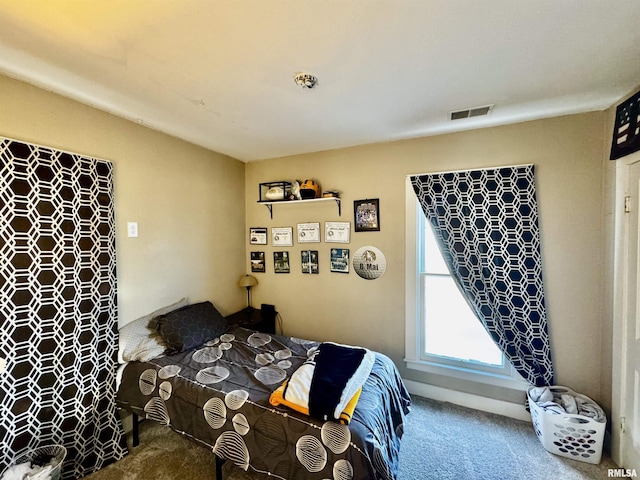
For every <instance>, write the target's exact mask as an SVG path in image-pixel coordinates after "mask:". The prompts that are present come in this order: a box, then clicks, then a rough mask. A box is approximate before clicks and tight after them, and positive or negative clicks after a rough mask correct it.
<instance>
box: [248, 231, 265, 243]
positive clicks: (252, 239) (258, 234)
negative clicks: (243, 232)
mask: <svg viewBox="0 0 640 480" xmlns="http://www.w3.org/2000/svg"><path fill="white" fill-rule="evenodd" d="M249 243H250V244H251V245H266V244H267V229H266V228H264V227H251V228H250V229H249Z"/></svg>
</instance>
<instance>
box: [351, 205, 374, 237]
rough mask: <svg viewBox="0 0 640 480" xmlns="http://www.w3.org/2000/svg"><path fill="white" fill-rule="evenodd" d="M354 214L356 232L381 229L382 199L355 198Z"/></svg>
mask: <svg viewBox="0 0 640 480" xmlns="http://www.w3.org/2000/svg"><path fill="white" fill-rule="evenodd" d="M353 216H354V218H355V222H356V225H355V231H356V232H378V231H380V199H378V198H373V199H367V200H355V201H354V202H353Z"/></svg>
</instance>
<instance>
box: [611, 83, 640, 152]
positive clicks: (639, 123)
mask: <svg viewBox="0 0 640 480" xmlns="http://www.w3.org/2000/svg"><path fill="white" fill-rule="evenodd" d="M638 150H640V92H637V93H635V94H634V95H632V96H631V97H630V98H628V99H627V100H625V101H624V102H622V103H621V104H620V105H618V107H617V108H616V119H615V122H614V124H613V139H612V140H611V156H610V157H609V159H610V160H617V159H618V158H621V157H624V156H626V155H629V154H630V153H633V152H637V151H638Z"/></svg>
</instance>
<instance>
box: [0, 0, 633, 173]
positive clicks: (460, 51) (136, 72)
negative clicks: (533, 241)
mask: <svg viewBox="0 0 640 480" xmlns="http://www.w3.org/2000/svg"><path fill="white" fill-rule="evenodd" d="M639 24H640V1H638V0H615V1H614V0H484V1H478V0H23V1H15V0H0V72H2V73H5V74H6V75H9V76H11V77H14V78H17V79H20V80H24V81H27V82H29V83H32V84H34V85H37V86H40V87H43V88H45V89H47V90H51V91H53V92H57V93H59V94H61V95H65V96H67V97H71V98H74V99H76V100H79V101H81V102H83V103H86V104H89V105H92V106H95V107H96V108H99V109H102V110H105V111H108V112H111V113H113V114H115V115H118V116H121V117H124V118H127V119H130V120H133V121H135V122H138V123H141V124H143V125H146V126H148V127H150V128H154V129H157V130H160V131H162V132H166V133H168V134H170V135H173V136H176V137H179V138H182V139H185V140H187V141H189V142H192V143H195V144H197V145H201V146H203V147H206V148H208V149H211V150H214V151H216V152H220V153H223V154H227V155H230V156H231V157H234V158H237V159H239V160H242V161H245V162H246V161H252V160H260V159H267V158H274V157H281V156H287V155H293V154H300V153H308V152H314V151H322V150H330V149H335V148H341V147H347V146H353V145H362V144H368V143H376V142H386V141H392V140H398V139H406V138H415V137H421V136H426V135H435V134H440V133H445V132H453V131H459V130H467V129H473V128H480V127H486V126H492V125H501V124H506V123H513V122H520V121H526V120H531V119H538V118H545V117H551V116H557V115H565V114H573V113H579V112H586V111H594V110H602V109H605V108H608V107H610V106H611V105H613V104H615V103H616V102H617V101H618V100H620V99H621V97H623V96H624V95H626V94H627V93H630V92H631V91H632V90H633V89H634V88H635V87H636V86H638V85H640V61H639V59H640V28H638V25H639ZM299 72H309V73H312V74H313V75H315V76H317V77H318V79H319V82H318V85H317V86H316V87H315V88H313V89H303V88H302V87H300V86H298V85H296V84H295V82H294V80H293V78H294V76H295V74H296V73H299ZM488 104H494V105H495V107H494V109H493V111H492V113H491V114H490V115H488V116H485V117H476V118H470V119H463V120H456V121H450V120H449V119H448V118H449V112H451V111H453V110H459V109H464V108H472V107H477V106H483V105H488Z"/></svg>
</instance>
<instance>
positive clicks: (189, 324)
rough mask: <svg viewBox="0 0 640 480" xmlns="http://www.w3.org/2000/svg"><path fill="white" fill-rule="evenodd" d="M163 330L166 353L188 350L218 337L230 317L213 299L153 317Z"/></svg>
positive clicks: (154, 321) (157, 326) (158, 327)
mask: <svg viewBox="0 0 640 480" xmlns="http://www.w3.org/2000/svg"><path fill="white" fill-rule="evenodd" d="M151 323H152V325H151V326H153V325H155V328H156V329H157V330H158V332H160V336H161V337H162V340H163V341H164V344H165V345H166V347H167V349H166V351H165V353H166V354H167V355H169V354H172V353H179V352H186V351H188V350H191V349H193V348H196V347H199V346H200V345H202V344H203V343H205V342H208V341H209V340H213V339H214V338H216V337H219V336H220V335H222V334H223V333H224V332H226V331H227V329H228V328H229V324H228V323H227V320H226V319H225V318H224V317H223V316H222V315H221V314H220V312H218V310H216V308H215V307H214V306H213V304H212V303H211V302H202V303H195V304H193V305H189V306H188V307H183V308H181V309H179V310H175V311H173V312H170V313H167V314H166V315H161V316H159V317H156V318H154V319H153V320H152V322H151Z"/></svg>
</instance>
